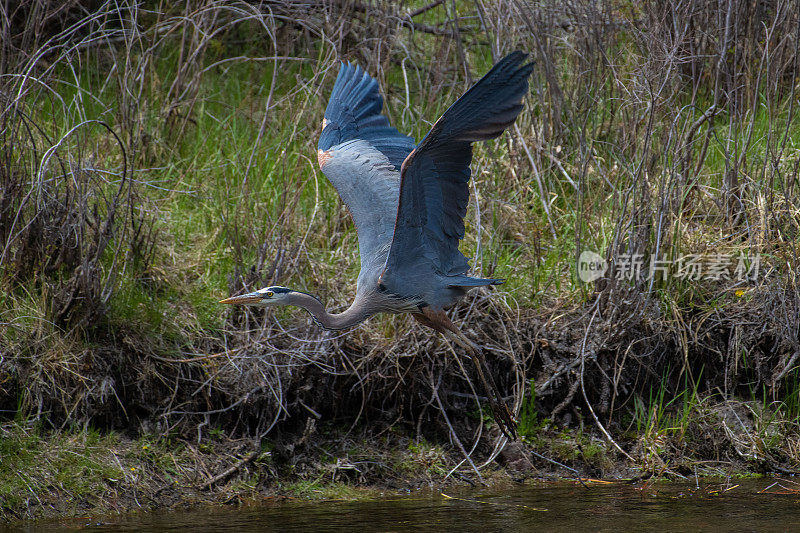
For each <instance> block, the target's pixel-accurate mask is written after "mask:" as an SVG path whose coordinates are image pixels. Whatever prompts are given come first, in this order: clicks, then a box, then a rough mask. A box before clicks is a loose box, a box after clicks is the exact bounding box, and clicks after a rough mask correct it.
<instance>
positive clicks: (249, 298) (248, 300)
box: [219, 292, 261, 305]
mask: <svg viewBox="0 0 800 533" xmlns="http://www.w3.org/2000/svg"><path fill="white" fill-rule="evenodd" d="M260 301H261V295H259V294H258V293H255V292H251V293H249V294H242V295H239V296H231V297H230V298H225V299H224V300H220V301H219V303H221V304H231V305H237V304H239V305H241V304H254V303H258V302H260Z"/></svg>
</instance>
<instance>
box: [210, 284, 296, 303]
mask: <svg viewBox="0 0 800 533" xmlns="http://www.w3.org/2000/svg"><path fill="white" fill-rule="evenodd" d="M293 292H295V291H293V290H292V289H287V288H286V287H279V286H277V285H276V286H272V287H264V288H263V289H259V290H257V291H255V292H250V293H247V294H241V295H239V296H231V297H230V298H225V299H224V300H220V301H219V303H221V304H231V305H252V306H256V307H272V306H276V305H285V299H286V297H287V296H288V295H289V294H291V293H293Z"/></svg>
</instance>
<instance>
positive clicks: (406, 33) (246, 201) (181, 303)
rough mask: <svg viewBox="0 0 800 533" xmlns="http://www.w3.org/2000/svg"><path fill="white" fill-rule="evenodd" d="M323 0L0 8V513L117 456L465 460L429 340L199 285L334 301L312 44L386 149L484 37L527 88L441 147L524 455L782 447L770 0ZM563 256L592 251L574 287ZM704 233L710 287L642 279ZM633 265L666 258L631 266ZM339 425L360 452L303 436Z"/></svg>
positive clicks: (790, 291)
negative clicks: (455, 169) (476, 135)
mask: <svg viewBox="0 0 800 533" xmlns="http://www.w3.org/2000/svg"><path fill="white" fill-rule="evenodd" d="M312 4H313V3H312ZM341 4H342V5H339V3H336V6H333V7H329V9H328V8H326V9H328V11H325V12H323V11H321V10H319V9H316V8H314V7H313V6H312V7H308V9H306V8H305V7H302V8H301V7H300V6H299V4H296V3H292V2H277V3H268V5H269V7H270V10H271V11H267V10H264V11H259V9H260V8H259V7H257V5H256V4H255V3H252V4H247V3H239V2H224V1H216V0H208V1H201V2H199V3H196V4H193V5H192V6H191V7H189V8H184V7H182V6H178V5H177V4H175V5H171V4H169V3H167V5H166V6H165V5H163V4H160V3H152V2H145V4H144V5H140V4H138V3H135V2H128V1H121V2H117V3H114V4H113V5H112V4H102V5H101V6H100V7H99V8H98V9H97V11H96V12H95V13H94V14H93V15H92V16H91V17H89V16H87V15H86V13H85V12H84V11H82V10H81V9H80V8H79V7H74V6H73V7H68V8H64V9H63V10H62V6H61V3H59V2H44V3H41V6H40V8H39V7H37V8H36V9H34V8H33V7H30V6H29V7H21V8H20V9H19V10H17V11H15V12H14V13H10V14H8V16H5V17H3V18H0V24H3V25H8V28H13V29H14V30H13V31H11V30H10V29H9V31H8V32H7V33H5V34H4V35H6V34H7V35H9V38H8V39H4V40H3V42H2V43H0V47H2V54H0V73H1V74H3V76H2V77H0V95H2V98H0V100H2V102H3V103H2V108H1V109H0V125H1V126H2V128H1V129H2V133H0V192H1V197H0V289H2V290H0V409H2V412H3V413H5V414H4V417H5V419H4V420H3V421H2V423H0V431H1V432H2V434H0V450H1V451H2V454H0V456H1V457H2V458H3V461H2V462H0V472H2V475H0V499H2V500H3V501H4V505H5V507H4V508H3V513H4V514H12V515H13V514H15V513H19V514H25V513H26V512H29V513H42V512H45V511H44V509H46V508H47V507H48V505H51V503H50V500H47V498H44V497H43V496H42V495H44V494H48V493H52V494H54V495H61V496H66V497H67V498H68V501H69V502H70V503H69V505H68V506H67V507H63V506H62V507H57V509H58V511H59V512H78V510H79V509H80V508H81V506H82V505H100V504H101V503H102V502H101V500H103V499H104V498H106V499H107V496H106V495H107V494H109V493H114V492H115V491H117V492H119V493H124V492H125V490H136V488H137V487H139V488H141V487H142V485H139V484H137V483H140V482H144V478H148V482H147V485H148V486H150V487H151V488H152V489H153V490H154V491H155V490H167V489H164V487H182V488H181V489H177V488H176V489H174V490H189V489H187V487H189V488H191V490H196V489H197V488H198V487H200V486H203V484H204V483H207V482H209V480H210V479H213V478H214V476H215V475H217V474H219V473H220V472H224V471H225V469H226V468H229V467H231V466H232V465H233V466H236V468H234V471H233V472H232V473H231V474H230V475H229V476H225V477H224V478H221V479H220V480H218V481H216V482H215V483H213V484H212V486H211V487H210V490H212V491H213V490H220V491H221V492H225V491H226V490H227V491H230V492H226V493H225V496H226V497H227V496H229V495H230V493H233V492H238V493H240V494H253V493H256V492H258V491H263V490H268V489H267V487H269V490H271V489H274V488H275V487H276V486H279V487H280V490H281V491H283V492H284V493H287V494H293V495H299V496H303V497H320V496H321V497H326V498H330V497H332V498H338V497H348V498H349V497H355V496H354V494H352V493H351V492H350V491H351V490H352V488H351V485H353V484H359V483H376V482H381V481H385V480H386V479H391V480H393V482H397V483H400V481H398V480H402V479H403V478H409V479H414V480H416V481H417V482H420V483H422V482H434V481H436V480H441V479H443V478H445V477H446V476H447V475H448V474H449V473H450V472H451V470H452V469H453V467H454V466H456V465H458V464H460V465H461V466H460V467H459V468H458V469H457V471H456V473H457V475H459V476H466V477H469V476H472V475H473V474H474V471H473V470H472V467H471V466H470V462H469V461H464V456H463V452H462V450H465V451H468V452H470V453H472V454H473V457H474V458H475V459H476V460H475V461H474V462H475V463H482V462H483V461H481V460H478V457H492V454H493V453H494V452H493V451H492V450H493V449H494V446H493V444H492V442H493V441H492V439H493V438H494V433H493V431H494V428H493V423H492V420H491V418H490V416H489V413H490V412H491V411H490V410H488V409H487V408H486V407H485V406H480V405H478V404H477V403H476V401H475V399H474V396H473V395H474V394H476V393H477V394H478V395H480V394H482V391H480V390H476V389H475V388H473V386H472V382H473V381H476V380H474V374H473V372H474V370H473V369H472V367H471V366H470V363H469V362H468V361H467V360H466V359H465V360H464V361H461V360H460V359H458V358H456V357H454V353H453V351H452V350H451V348H450V347H449V346H448V345H447V343H445V342H442V341H441V340H440V339H439V338H437V336H436V335H434V334H432V333H430V332H428V331H423V330H422V329H420V328H419V326H417V325H416V324H415V323H413V321H412V320H410V319H409V318H408V317H402V316H378V317H375V318H372V319H370V320H369V321H368V322H367V323H366V324H365V325H364V326H362V327H360V328H358V329H356V330H353V331H351V332H347V333H346V334H335V335H334V334H329V333H326V332H323V331H321V330H319V329H318V328H317V327H316V326H315V325H314V324H313V323H312V322H311V321H310V319H308V317H307V316H306V315H305V313H302V312H299V311H298V310H296V309H281V310H278V311H275V312H272V311H270V312H268V313H265V312H264V311H263V310H261V311H259V310H248V309H222V308H221V306H219V305H218V304H217V301H218V300H219V299H220V298H223V297H226V296H228V295H230V294H234V293H238V292H241V291H243V290H246V289H253V288H258V287H261V286H266V285H268V284H273V283H274V284H281V285H286V286H290V287H295V288H298V289H301V290H304V291H307V292H309V293H312V294H316V295H318V296H319V297H320V298H321V299H322V300H323V301H325V302H326V303H327V305H328V306H329V307H331V308H341V307H342V306H343V305H345V304H347V303H348V302H349V299H350V298H351V296H352V294H353V292H354V290H355V280H356V277H357V274H358V267H359V262H358V246H357V238H356V234H355V230H354V229H353V227H352V224H351V222H350V219H349V215H348V212H347V209H346V207H345V206H344V205H343V204H342V202H341V201H340V200H339V199H338V197H337V195H336V192H335V190H334V189H333V188H332V187H331V186H330V185H329V184H328V183H327V180H326V179H325V177H324V175H323V174H322V173H321V172H320V171H319V169H318V166H317V162H316V159H315V154H316V142H317V137H318V134H319V131H320V124H321V119H322V115H323V113H324V109H325V105H326V102H327V98H328V95H329V93H330V90H331V88H332V86H333V82H334V79H335V76H336V71H337V62H338V61H340V60H344V61H354V62H357V63H359V64H361V65H362V66H364V67H365V68H366V69H367V71H368V72H369V73H371V74H372V75H373V76H375V77H376V78H377V79H378V80H379V82H380V85H381V90H382V92H383V94H384V95H385V102H384V106H385V112H386V114H387V115H388V116H389V117H390V119H391V122H392V124H393V125H394V126H396V127H397V128H398V129H399V130H401V131H403V132H408V133H410V134H412V135H414V136H415V138H416V139H418V140H419V139H421V138H422V136H423V135H425V133H426V132H427V130H428V129H429V127H430V124H431V123H432V122H433V121H435V120H436V118H437V117H438V116H440V115H441V113H442V112H443V111H444V110H445V109H446V108H447V107H448V106H449V105H450V104H451V103H452V102H453V101H454V100H455V99H456V98H457V97H458V96H459V95H460V94H462V93H463V91H464V90H466V89H467V88H468V87H469V85H470V83H471V82H472V81H474V80H475V79H477V77H478V76H480V75H481V74H483V73H484V72H486V71H487V70H488V69H489V68H490V66H491V64H492V63H493V62H494V60H495V59H496V58H498V57H500V56H502V55H503V54H504V53H507V52H508V51H511V50H512V49H523V50H528V51H530V52H531V54H532V59H533V60H535V61H536V62H537V68H536V71H535V73H534V76H533V78H532V80H531V95H530V97H529V98H528V99H527V100H526V102H525V104H526V108H525V110H524V111H523V114H522V115H521V117H520V119H519V121H518V128H515V129H514V130H513V131H511V132H509V133H508V134H505V135H504V136H503V137H501V138H499V139H497V140H494V141H490V142H486V143H481V144H480V145H476V146H475V147H474V157H473V165H472V168H473V178H474V179H473V186H474V188H473V192H474V194H473V196H472V198H471V203H470V206H469V209H468V214H467V220H466V224H467V237H466V238H465V240H464V241H463V243H462V250H463V251H464V253H465V255H467V256H468V257H471V258H472V265H473V266H474V268H475V269H476V271H478V272H480V273H481V274H483V275H486V276H497V277H502V278H506V279H507V282H506V284H505V285H503V286H501V287H499V288H497V289H492V290H491V292H489V291H488V290H487V291H483V292H482V291H474V292H473V294H472V295H471V296H470V298H469V299H468V300H467V301H466V302H464V304H463V305H461V306H459V307H458V308H457V309H455V310H454V311H453V312H452V313H453V319H454V321H455V322H456V323H458V324H463V326H464V329H465V331H466V332H467V333H468V334H469V335H470V336H471V337H473V338H474V339H475V340H476V342H478V343H479V344H481V345H483V346H484V347H485V349H486V352H487V354H486V355H487V358H488V359H489V362H490V366H491V368H490V369H489V370H490V372H491V374H492V375H493V377H494V380H495V381H496V382H497V384H498V386H499V387H500V389H501V390H504V391H508V394H509V396H512V397H513V398H512V399H511V401H510V403H515V404H516V405H517V407H518V409H517V412H518V421H519V430H520V435H521V436H522V438H523V443H524V445H525V446H526V448H525V449H527V450H532V451H535V452H536V453H538V454H540V455H541V456H545V457H546V458H549V459H552V460H553V461H557V462H560V463H563V464H564V465H567V466H569V467H570V468H575V469H578V470H580V471H581V472H588V473H591V474H592V475H601V474H609V475H627V474H630V473H631V472H634V473H642V472H645V473H656V474H665V475H673V474H676V473H677V474H684V475H685V474H687V473H690V472H691V473H694V472H696V471H698V470H700V471H701V473H702V472H703V471H708V472H709V473H721V472H722V473H724V472H723V471H724V470H725V469H728V470H737V469H751V470H756V471H768V472H769V471H788V472H794V471H796V470H798V468H800V455H799V454H800V450H798V449H796V448H797V447H796V446H795V445H794V444H792V443H794V442H796V440H797V435H798V434H800V381H798V370H797V364H798V358H797V354H798V353H800V350H799V349H798V346H800V340H798V330H797V316H800V290H798V284H797V277H796V272H797V270H798V268H797V267H798V264H797V242H798V235H800V210H798V207H797V206H798V205H800V202H799V201H798V200H800V198H798V194H800V191H798V188H797V179H798V169H799V168H800V166H799V165H798V160H800V148H799V147H798V146H797V141H796V139H799V138H800V118H798V113H797V109H798V106H799V105H800V100H798V94H800V93H798V91H797V89H798V76H797V68H798V61H800V59H798V57H799V56H798V54H797V37H796V28H797V27H798V24H800V21H798V14H797V13H796V10H792V9H784V8H780V6H783V5H784V4H783V3H781V2H778V5H777V6H776V5H773V4H770V5H769V6H767V7H764V9H762V10H760V11H758V12H755V11H752V10H755V9H756V7H753V6H750V5H749V4H747V3H744V2H741V3H732V4H730V5H731V6H733V7H730V9H732V10H734V11H736V12H735V13H730V15H731V17H727V18H726V17H725V16H722V15H720V13H719V12H718V11H717V10H718V9H720V7H719V6H718V5H717V4H716V3H711V2H700V3H699V4H698V5H697V6H696V7H697V9H696V11H695V12H692V13H691V14H690V13H685V12H684V11H682V10H681V9H678V8H677V7H675V6H673V5H672V4H673V2H666V3H663V2H662V3H644V4H641V3H625V2H623V3H621V4H620V3H609V2H600V3H599V4H598V3H597V2H589V1H586V2H583V1H579V2H577V3H576V4H575V5H574V6H572V8H571V9H570V10H566V9H563V8H561V7H559V6H558V5H557V4H556V3H554V4H553V5H549V4H547V3H526V2H519V1H517V0H501V1H498V2H492V3H486V2H473V1H469V0H459V1H457V2H444V3H441V4H435V5H431V4H430V2H427V1H414V2H410V3H402V4H395V3H386V5H375V6H373V5H369V6H363V5H361V4H358V3H356V4H357V5H356V4H353V5H349V3H348V2H344V3H341ZM379 4H380V3H379ZM489 4H491V5H489ZM734 4H735V6H734ZM739 4H741V5H739ZM746 4H747V5H746ZM26 5H27V4H26ZM37 5H38V4H37ZM259 5H260V4H259ZM314 5H316V4H314ZM343 6H344V7H343ZM673 8H674V9H673ZM0 9H7V8H0ZM36 10H39V11H36ZM415 10H419V12H416V11H415ZM412 15H413V16H412ZM734 15H735V16H734ZM689 18H691V23H690V22H689ZM726 19H727V20H734V21H736V22H734V23H732V24H733V25H732V26H731V27H723V26H721V25H720V24H721V23H720V21H724V20H726ZM29 20H30V21H42V23H41V24H27V23H26V22H27V21H29ZM748 20H751V21H755V22H756V23H754V24H745V23H744V22H742V21H748ZM4 28H6V26H4ZM8 28H6V29H8ZM698 32H699V33H698ZM725 39H728V42H727V43H726V42H723V41H724V40H725ZM585 250H590V251H595V252H598V253H599V254H601V255H602V256H603V257H604V258H605V259H606V261H607V262H608V263H609V265H611V266H610V268H611V270H609V271H608V272H607V274H606V276H605V277H604V278H602V279H599V280H597V281H595V282H593V283H584V282H583V281H581V279H580V277H579V272H578V269H577V265H576V262H577V261H576V260H577V258H578V256H579V254H580V252H582V251H585ZM720 254H723V255H725V257H730V258H732V259H731V261H732V263H730V264H728V265H727V266H728V272H727V276H720V277H718V278H714V277H704V276H702V275H699V276H697V277H696V278H695V277H693V276H692V275H684V276H678V275H676V274H678V273H679V267H680V266H682V265H684V264H685V261H686V260H687V258H689V259H691V258H692V257H694V258H696V259H698V258H699V259H700V260H702V261H701V262H703V268H710V267H709V264H710V263H709V261H711V259H712V258H715V257H716V258H719V257H720ZM756 256H758V257H759V258H760V263H759V264H758V267H759V268H758V273H757V275H756V271H755V266H756V264H757V263H756V262H755V261H754V259H753V258H754V257H756ZM634 257H635V258H638V260H640V261H641V265H642V266H643V269H644V275H642V276H640V277H638V278H637V277H634V276H626V275H625V274H626V272H628V273H632V272H633V271H631V270H630V269H628V270H627V271H626V270H625V268H626V260H630V259H631V258H634ZM651 260H658V261H663V264H667V265H669V268H670V269H671V270H669V271H668V272H667V275H665V276H663V277H661V276H658V277H656V278H654V279H652V282H651V279H650V278H649V277H648V276H647V274H648V271H647V268H648V266H649V265H650V262H651ZM627 265H628V266H630V262H628V263H627ZM739 267H741V268H743V269H744V270H743V271H744V272H746V273H749V277H747V276H739V275H738V274H737V271H735V268H739ZM739 273H741V272H739ZM615 274H616V275H615ZM455 353H456V354H457V355H460V352H458V351H456V352H455ZM480 407H482V409H480ZM479 413H482V414H479ZM444 415H447V417H446V418H445V416H444ZM65 428H73V429H65ZM74 428H94V429H74ZM353 432H354V433H358V435H359V437H358V438H357V439H355V438H354V439H355V441H356V442H358V443H359V445H360V446H362V447H363V449H362V450H351V449H349V448H347V447H346V446H340V445H339V444H336V439H339V438H345V439H348V438H351V437H349V435H351V434H353ZM359 432H360V433H359ZM123 433H124V435H125V436H124V437H123V436H122V435H123ZM343 435H344V436H343ZM240 439H241V440H240ZM610 439H613V440H614V441H615V442H614V443H613V444H612V443H611V442H610ZM362 441H363V442H362ZM232 443H236V444H232ZM351 444H353V443H352V442H351ZM473 444H474V446H473ZM617 445H619V448H617ZM381 446H384V448H383V449H382V448H381ZM231 447H233V448H235V453H229V452H230V448H231ZM254 450H259V453H258V454H255V455H252V456H251V454H253V453H255V452H254ZM473 450H474V451H473ZM623 453H624V454H626V455H623ZM224 454H228V455H230V457H229V458H228V459H225V460H222V459H220V460H219V461H215V457H217V458H218V457H219V456H220V455H224ZM198 457H202V458H203V459H202V461H201V463H202V464H203V465H205V466H206V467H207V469H206V470H203V471H195V467H194V466H192V465H193V463H192V461H197V460H198V459H197V458H198ZM499 457H500V461H501V462H502V461H506V462H507V464H510V463H512V462H513V460H512V459H504V458H503V456H499ZM247 458H249V459H247ZM245 459H247V460H245ZM237 461H242V462H241V463H237ZM531 461H532V463H531V464H533V465H534V466H535V467H536V468H539V467H541V468H543V469H546V468H553V469H554V471H556V472H558V473H560V474H561V475H572V474H571V473H570V472H569V471H567V470H563V469H561V470H559V469H558V468H559V467H557V466H553V463H547V462H546V461H545V460H544V459H541V458H536V457H534V456H531ZM621 462H624V467H623V466H620V465H621V464H623V463H621ZM504 464H506V463H504ZM520 464H521V463H520ZM343 465H344V466H343ZM347 465H351V466H352V465H356V466H355V467H354V468H351V467H350V466H347ZM709 465H711V466H709ZM131 469H133V470H131ZM703 469H707V470H703ZM221 487H225V488H221ZM232 487H235V488H232ZM169 490H173V489H172V488H170V489H169ZM220 497H222V496H220ZM37 498H38V501H36V502H34V500H37ZM155 500H157V498H154V501H155ZM87 502H88V503H87ZM109 507H110V508H114V506H113V505H109ZM125 507H126V505H125V504H120V508H125ZM34 508H35V509H34ZM32 509H34V510H32Z"/></svg>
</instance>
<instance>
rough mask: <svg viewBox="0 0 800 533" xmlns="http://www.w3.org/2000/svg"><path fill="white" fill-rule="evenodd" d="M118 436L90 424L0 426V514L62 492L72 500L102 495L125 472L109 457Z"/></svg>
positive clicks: (74, 502) (53, 499) (53, 500)
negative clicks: (57, 428)
mask: <svg viewBox="0 0 800 533" xmlns="http://www.w3.org/2000/svg"><path fill="white" fill-rule="evenodd" d="M116 442H117V439H116V437H115V435H114V434H113V433H111V434H104V435H101V434H100V433H98V432H96V431H92V430H88V431H82V430H76V431H60V432H48V431H43V430H41V429H39V428H38V427H24V426H22V425H16V424H14V425H11V426H6V427H4V428H3V429H2V432H0V457H2V458H3V460H2V461H0V502H2V503H1V504H0V509H2V511H3V513H0V514H5V512H8V511H17V510H19V509H20V508H25V507H30V506H35V505H37V504H38V505H52V504H55V503H59V500H60V499H61V498H63V499H64V500H63V501H65V502H68V505H70V506H73V505H77V504H79V503H80V502H81V501H83V500H85V499H89V500H93V499H97V498H99V497H101V496H102V495H103V494H104V493H106V492H107V491H109V490H110V489H111V488H112V487H113V486H114V485H115V484H116V483H118V482H119V481H120V480H122V479H123V478H124V474H123V473H122V471H121V469H120V468H119V467H117V466H116V465H115V464H114V463H113V462H112V461H110V460H109V453H110V452H109V450H110V449H111V448H113V446H114V445H115V444H116ZM60 504H63V502H61V503H60Z"/></svg>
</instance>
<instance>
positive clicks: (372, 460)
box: [0, 403, 800, 522]
mask: <svg viewBox="0 0 800 533" xmlns="http://www.w3.org/2000/svg"><path fill="white" fill-rule="evenodd" d="M754 407H755V406H754V405H748V404H743V403H736V404H734V403H726V404H717V405H714V406H709V407H708V410H707V412H706V413H705V414H704V415H703V420H693V421H687V425H686V427H684V428H683V430H684V437H682V438H681V437H679V436H678V435H677V434H676V433H675V432H674V429H675V428H663V429H662V430H655V429H654V428H651V429H650V430H649V431H646V432H644V433H642V434H640V436H639V438H638V440H637V441H636V442H628V441H625V440H621V441H620V442H621V444H622V445H623V447H624V448H625V449H627V450H630V453H631V455H632V457H631V458H630V459H629V458H627V457H625V456H624V455H623V454H621V453H619V452H618V451H617V450H616V449H615V448H614V446H613V445H611V444H609V443H608V442H607V441H605V440H603V439H602V438H600V437H598V436H597V432H596V431H592V430H591V428H586V429H587V430H588V431H587V432H586V433H584V432H582V431H577V430H575V429H574V428H573V429H570V428H564V427H561V428H559V427H551V426H549V424H547V423H546V422H545V423H544V424H542V425H540V426H539V427H538V428H537V431H536V433H535V434H532V435H530V436H524V437H523V438H522V439H521V441H518V442H512V443H506V444H505V445H504V446H502V447H501V449H499V450H498V449H497V448H496V445H497V440H496V439H497V438H498V437H499V432H498V431H497V429H496V428H495V427H493V425H491V424H487V428H486V429H487V431H486V433H485V435H484V436H483V437H482V438H481V439H480V440H479V441H478V442H477V446H476V447H475V451H474V452H473V454H472V455H471V460H472V461H473V463H474V464H475V467H476V468H475V469H473V468H472V467H471V466H468V465H467V464H466V463H465V461H464V457H463V454H461V453H460V451H459V450H458V449H457V447H455V446H453V445H448V444H444V443H440V444H431V443H429V442H427V441H425V440H424V439H421V440H420V439H416V438H414V437H413V432H409V431H404V430H402V429H400V428H398V427H386V428H383V430H382V431H377V432H376V431H375V430H374V429H372V430H370V431H369V433H368V434H365V433H364V431H363V429H354V430H352V431H347V428H334V427H328V428H325V427H320V428H315V427H313V425H312V426H309V427H307V428H306V431H305V432H304V433H303V435H301V436H299V438H298V435H284V436H283V437H284V438H283V439H280V438H272V439H264V440H262V441H260V442H256V441H254V440H253V439H238V440H231V439H229V438H228V437H227V436H226V435H225V434H224V433H223V432H222V431H217V432H212V433H211V435H210V436H209V437H207V438H204V439H203V440H202V442H200V443H198V442H196V441H194V442H193V441H192V440H189V439H185V438H178V437H164V436H158V435H146V434H145V435H141V436H139V437H138V438H131V437H130V436H126V435H124V434H122V433H118V432H98V431H95V430H85V429H77V428H76V429H62V430H45V429H42V428H41V426H40V425H27V426H26V425H24V424H20V423H14V424H6V425H4V426H3V427H2V428H1V429H0V433H1V434H0V457H2V459H3V460H2V462H1V463H0V501H1V502H2V504H1V505H0V518H2V519H3V520H4V521H10V522H14V521H17V520H28V519H32V518H43V517H51V518H52V517H75V516H102V515H108V514H115V513H129V512H138V511H154V510H168V509H189V508H194V507H198V506H203V505H247V504H251V503H253V504H258V503H264V502H277V501H282V500H286V499H300V500H362V499H374V498H377V497H380V496H384V495H385V494H408V493H410V492H412V491H417V490H434V491H446V490H450V489H453V488H456V487H492V488H494V489H499V488H511V487H516V486H520V485H525V484H530V483H538V482H543V481H544V482H552V481H559V480H570V481H572V482H575V483H578V484H580V483H586V482H588V481H589V480H597V479H602V480H605V481H626V482H633V481H644V480H648V479H668V480H682V479H683V480H686V479H691V480H696V479H704V478H706V477H709V478H714V479H716V480H719V479H733V480H736V479H741V478H743V477H753V476H761V475H765V474H786V473H798V472H800V469H798V466H799V465H800V463H798V462H797V458H796V457H792V458H791V459H790V458H789V457H788V455H784V460H785V462H784V463H782V464H777V463H775V464H773V465H769V464H766V463H765V462H764V460H763V453H764V451H763V450H764V449H765V448H769V449H770V452H769V453H770V454H771V455H772V456H773V457H774V456H776V454H778V453H784V454H791V453H795V450H796V446H797V442H798V441H797V440H796V439H794V440H786V437H787V436H786V435H784V434H782V433H781V430H780V428H781V424H780V423H779V421H778V420H777V419H775V418H773V419H772V420H771V421H770V422H769V424H770V425H768V426H766V432H765V433H763V434H761V435H760V436H759V435H756V434H754V430H755V427H756V426H758V425H761V426H762V427H763V424H764V419H763V416H764V414H763V413H762V414H761V416H757V414H756V412H755V411H754V410H753V409H754ZM698 412H700V410H695V412H693V413H691V414H690V415H689V416H691V417H695V416H696V415H697V413H698ZM699 424H702V425H699ZM467 444H468V445H470V446H471V445H472V444H473V443H471V442H469V443H467ZM759 449H760V450H759ZM760 454H761V455H762V457H761V458H760V459H759V455H760ZM493 456H494V459H493V460H492V457H493ZM631 459H632V460H631ZM770 466H772V468H770Z"/></svg>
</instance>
